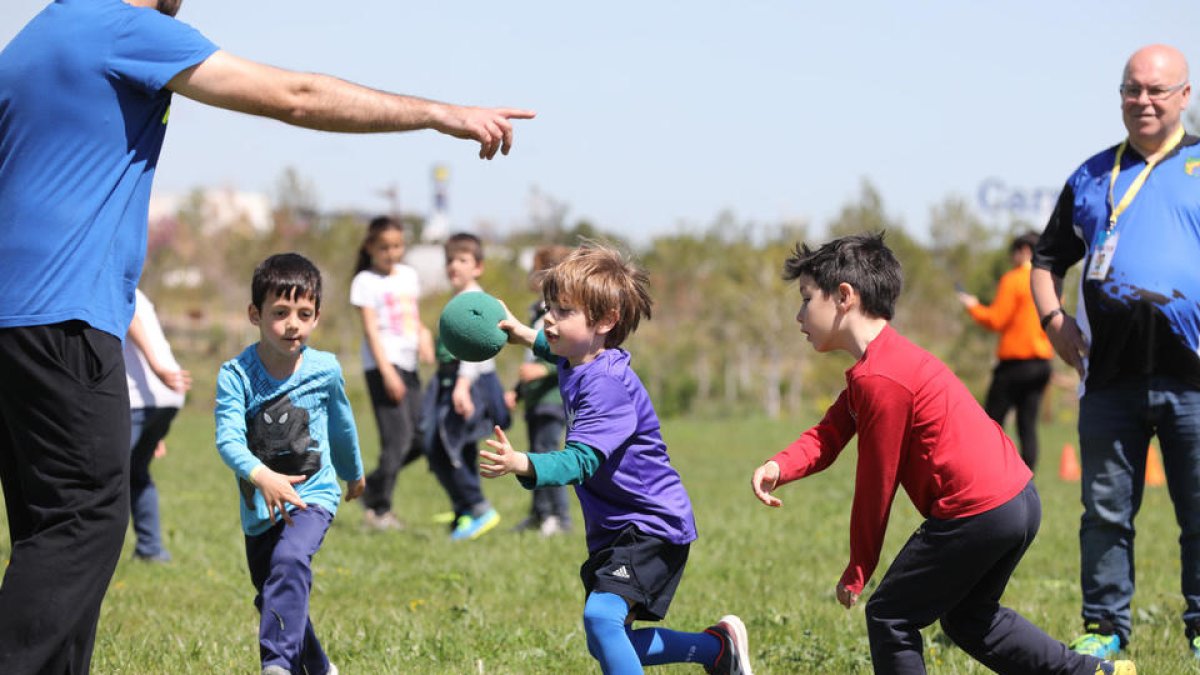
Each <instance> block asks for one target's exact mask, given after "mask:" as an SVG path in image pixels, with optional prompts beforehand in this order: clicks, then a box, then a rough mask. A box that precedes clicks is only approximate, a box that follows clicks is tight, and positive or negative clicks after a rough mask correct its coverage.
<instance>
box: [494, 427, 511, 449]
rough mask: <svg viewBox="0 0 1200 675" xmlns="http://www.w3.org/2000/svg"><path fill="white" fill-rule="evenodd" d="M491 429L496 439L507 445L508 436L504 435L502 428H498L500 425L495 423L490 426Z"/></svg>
mask: <svg viewBox="0 0 1200 675" xmlns="http://www.w3.org/2000/svg"><path fill="white" fill-rule="evenodd" d="M492 430H493V431H495V433H496V439H497V440H499V441H500V443H501V444H503V445H508V436H506V435H505V433H504V430H503V429H501V428H500V425H498V424H497V425H496V426H494V427H492Z"/></svg>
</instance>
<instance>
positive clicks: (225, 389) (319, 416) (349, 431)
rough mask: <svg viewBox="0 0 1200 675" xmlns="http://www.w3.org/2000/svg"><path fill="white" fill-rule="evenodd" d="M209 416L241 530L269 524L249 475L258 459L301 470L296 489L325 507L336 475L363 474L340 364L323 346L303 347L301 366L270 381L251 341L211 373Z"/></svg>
mask: <svg viewBox="0 0 1200 675" xmlns="http://www.w3.org/2000/svg"><path fill="white" fill-rule="evenodd" d="M216 418H217V450H218V451H219V452H220V453H221V459H222V460H224V461H225V464H226V465H228V466H229V468H231V469H233V472H234V474H235V475H236V476H237V478H238V490H239V492H240V496H241V499H239V500H238V501H239V502H240V504H241V513H242V530H243V531H244V532H245V533H246V534H249V535H256V534H262V533H263V532H265V531H266V530H267V529H269V528H270V527H271V519H270V516H269V515H268V514H267V506H266V502H265V501H264V500H263V496H262V493H261V492H259V491H258V489H257V488H255V487H254V485H253V484H252V483H250V481H249V478H250V472H251V471H253V470H254V468H255V467H257V466H259V465H260V464H265V465H267V467H269V468H270V469H271V470H273V471H276V472H278V473H282V474H286V475H293V476H298V475H305V476H308V480H306V481H304V482H302V483H297V484H296V485H295V488H296V493H297V494H299V495H300V499H301V500H302V501H304V503H305V504H310V505H312V504H316V505H318V506H322V507H324V508H325V510H327V511H329V512H330V513H332V514H336V513H337V507H338V501H339V499H340V498H341V496H342V489H341V486H340V485H338V482H337V479H338V478H341V479H342V480H344V481H347V482H350V481H356V480H358V479H359V478H361V477H362V475H363V466H362V456H361V455H360V453H359V448H358V431H357V430H356V428H355V426H354V412H353V411H352V410H351V409H350V401H349V399H347V398H346V383H345V379H344V378H343V377H342V367H341V365H339V364H338V361H337V357H335V356H334V355H333V354H330V353H329V352H322V351H318V350H316V349H312V348H308V347H306V348H305V349H304V356H303V361H301V363H300V368H299V369H298V370H297V371H296V372H295V373H292V376H291V377H289V378H287V379H286V380H276V379H275V378H273V377H271V375H270V374H269V373H267V371H266V368H264V367H263V363H262V360H261V359H259V357H258V350H257V347H256V345H250V346H249V347H247V348H246V349H245V350H244V351H242V353H241V354H240V355H238V357H237V358H236V359H232V360H230V361H226V362H225V363H224V364H222V366H221V370H220V372H219V373H218V374H217V406H216ZM293 508H294V507H291V506H289V507H288V510H289V511H290V510H292V509H293ZM276 518H277V519H278V516H276Z"/></svg>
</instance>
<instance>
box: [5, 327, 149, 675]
mask: <svg viewBox="0 0 1200 675" xmlns="http://www.w3.org/2000/svg"><path fill="white" fill-rule="evenodd" d="M128 468H129V389H128V387H127V386H126V384H125V360H124V357H123V356H122V353H121V342H120V340H118V339H117V338H116V337H114V336H112V335H109V334H107V333H104V332H103V331H99V330H96V329H94V328H91V327H89V326H87V324H84V323H83V322H80V321H71V322H67V323H62V324H54V325H50V326H32V327H22V328H3V329H0V482H2V483H3V487H4V503H5V507H6V509H7V512H8V528H9V536H10V539H11V541H12V550H11V553H10V554H9V564H8V569H7V571H6V572H5V573H4V582H3V584H2V585H0V672H3V673H5V674H6V675H17V674H24V673H53V674H55V675H59V674H60V673H86V672H88V670H89V668H90V664H91V658H92V646H93V643H94V642H95V638H96V623H97V621H98V620H99V617H100V605H101V603H102V602H103V600H104V594H105V592H106V591H107V590H108V584H109V581H110V580H111V579H112V574H113V571H114V570H115V569H116V566H117V560H118V559H119V558H120V555H121V545H122V544H123V543H124V540H125V529H126V527H127V526H128V522H129V481H128Z"/></svg>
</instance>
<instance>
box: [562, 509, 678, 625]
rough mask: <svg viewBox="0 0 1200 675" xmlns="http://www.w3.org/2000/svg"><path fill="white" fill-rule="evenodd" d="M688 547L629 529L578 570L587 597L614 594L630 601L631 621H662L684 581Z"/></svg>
mask: <svg viewBox="0 0 1200 675" xmlns="http://www.w3.org/2000/svg"><path fill="white" fill-rule="evenodd" d="M690 548H691V544H672V543H671V542H669V541H666V540H664V539H659V538H658V537H653V536H651V535H648V534H642V533H641V532H640V531H638V529H637V527H636V526H634V525H629V526H628V527H626V528H625V529H624V530H621V533H620V534H618V535H617V538H616V539H614V540H613V542H612V543H611V544H609V545H608V546H606V547H604V548H602V549H600V550H599V551H596V552H595V553H593V554H592V555H591V557H589V558H588V559H587V562H585V563H583V566H582V567H580V568H579V578H580V579H582V580H583V588H584V590H585V591H586V593H587V594H589V595H590V594H591V593H592V591H600V592H602V593H613V594H615V595H619V596H621V597H622V598H625V599H626V600H627V601H629V604H630V607H631V610H630V611H632V612H633V615H634V618H635V619H638V620H641V621H661V620H662V619H663V618H664V617H665V616H666V615H667V609H668V608H669V607H670V606H671V600H672V599H673V598H674V597H675V589H676V588H677V587H678V586H679V580H680V579H682V578H683V568H684V566H685V565H686V564H687V558H688V550H689V549H690Z"/></svg>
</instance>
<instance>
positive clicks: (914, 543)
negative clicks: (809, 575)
mask: <svg viewBox="0 0 1200 675" xmlns="http://www.w3.org/2000/svg"><path fill="white" fill-rule="evenodd" d="M1041 519H1042V506H1041V501H1040V500H1039V499H1038V494H1037V489H1036V488H1034V486H1033V482H1032V481H1031V482H1030V483H1029V484H1028V485H1027V486H1025V489H1024V490H1022V491H1021V493H1020V494H1018V495H1017V496H1016V497H1013V498H1012V499H1010V500H1009V501H1008V502H1006V503H1004V504H1002V505H1000V506H997V507H996V508H994V509H992V510H990V511H985V512H984V513H981V514H979V515H975V516H970V517H967V518H957V519H954V520H938V519H936V518H929V519H927V520H926V521H925V522H924V523H923V524H922V525H921V527H920V529H918V530H917V532H916V533H915V534H913V536H912V537H911V538H909V540H908V542H907V543H906V544H905V545H904V548H903V549H901V551H900V553H899V555H897V556H896V560H895V561H894V562H893V563H892V566H891V568H890V569H888V571H887V574H886V575H884V577H883V581H882V582H880V584H879V587H878V588H877V589H875V592H874V593H873V594H872V595H871V600H870V601H869V602H867V611H866V615H867V635H868V637H869V638H870V642H871V662H872V663H873V664H874V666H875V672H876V673H924V672H925V661H924V659H923V658H922V655H921V652H922V642H921V633H920V632H919V631H920V629H922V628H924V627H926V626H928V625H930V624H932V623H933V622H934V621H937V620H939V619H940V620H941V623H942V630H943V631H945V633H946V636H947V637H949V638H950V639H951V640H953V641H954V644H956V645H958V646H959V647H961V648H962V650H963V651H965V652H967V653H968V654H970V655H971V656H972V657H974V658H975V660H977V661H979V662H980V663H982V664H983V665H985V666H987V667H988V668H990V669H991V670H993V671H995V672H997V673H1001V674H1002V675H1003V674H1005V673H1009V674H1011V675H1033V674H1036V673H1046V674H1050V673H1054V674H1062V675H1093V674H1094V673H1095V672H1096V665H1097V664H1098V663H1099V659H1097V658H1095V657H1092V656H1084V655H1082V654H1076V653H1075V652H1072V651H1070V650H1069V649H1067V647H1066V645H1064V644H1063V643H1061V642H1058V641H1057V640H1054V639H1053V638H1051V637H1050V636H1048V635H1046V634H1045V633H1044V632H1042V630H1041V629H1040V628H1038V627H1037V626H1034V625H1033V624H1031V623H1029V621H1027V620H1026V619H1025V618H1024V617H1022V616H1021V615H1019V614H1017V613H1016V612H1014V611H1012V610H1011V609H1008V608H1007V607H1003V606H1001V605H1000V597H1001V596H1002V595H1003V594H1004V588H1005V586H1007V585H1008V580H1009V577H1011V576H1012V573H1013V570H1015V569H1016V567H1017V563H1018V562H1020V560H1021V556H1023V555H1024V554H1025V550H1026V549H1028V548H1029V545H1030V544H1031V543H1032V542H1033V537H1034V535H1036V534H1037V530H1038V526H1039V524H1040V523H1041Z"/></svg>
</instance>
